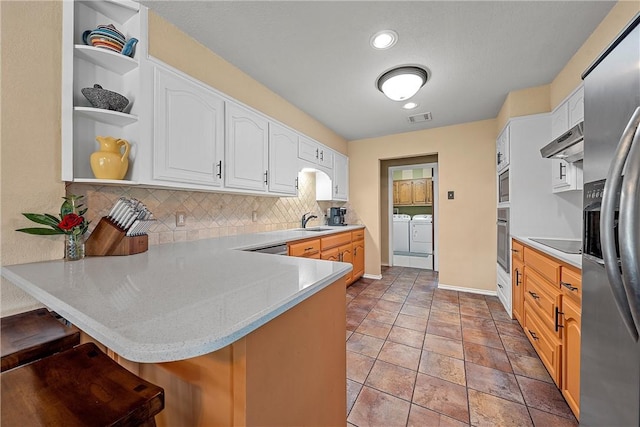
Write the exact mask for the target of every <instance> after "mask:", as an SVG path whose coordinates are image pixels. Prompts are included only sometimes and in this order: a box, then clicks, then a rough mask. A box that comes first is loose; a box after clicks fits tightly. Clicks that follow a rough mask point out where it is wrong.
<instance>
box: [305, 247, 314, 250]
mask: <svg viewBox="0 0 640 427" xmlns="http://www.w3.org/2000/svg"><path fill="white" fill-rule="evenodd" d="M304 250H305V251H310V250H313V246H309V247H308V248H304Z"/></svg>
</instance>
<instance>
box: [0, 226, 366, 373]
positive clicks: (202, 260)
mask: <svg viewBox="0 0 640 427" xmlns="http://www.w3.org/2000/svg"><path fill="white" fill-rule="evenodd" d="M322 228H326V229H329V230H328V231H323V232H313V231H297V230H286V231H274V232H266V233H255V234H246V235H238V236H229V237H223V238H219V239H206V240H197V241H192V242H179V243H172V244H166V245H158V246H152V247H150V248H149V251H147V252H144V253H141V254H137V255H130V256H109V257H87V258H85V259H83V260H80V261H70V262H65V261H63V260H60V261H48V262H38V263H30V264H20V265H12V266H4V267H2V276H3V277H5V278H6V279H8V280H9V281H11V282H12V283H14V284H15V285H17V286H18V287H20V288H21V289H23V290H24V291H26V292H27V293H29V294H30V295H31V296H33V297H34V298H36V299H37V300H39V301H40V302H42V303H43V304H44V305H46V306H47V307H49V308H50V309H51V310H54V311H56V312H57V313H58V314H60V315H61V316H63V317H64V318H66V319H67V320H69V321H70V322H71V323H73V324H75V325H76V326H78V327H79V328H80V329H81V330H83V331H85V332H86V333H87V334H89V335H90V336H92V337H93V338H95V339H96V340H98V341H99V342H101V343H102V344H104V345H106V346H107V347H108V348H110V349H112V350H113V351H115V352H116V353H118V354H119V355H120V356H122V357H124V358H126V359H129V360H131V361H134V362H145V363H153V362H167V361H174V360H182V359H187V358H190V357H195V356H200V355H203V354H206V353H210V352H213V351H216V350H218V349H220V348H222V347H224V346H226V345H229V344H231V343H233V342H234V341H237V340H238V339H240V338H242V337H243V336H245V335H247V334H249V333H250V332H252V331H254V330H255V329H257V328H258V327H260V326H262V325H264V324H265V323H267V322H268V321H270V320H271V319H273V318H275V317H276V316H278V315H279V314H281V313H283V312H285V311H286V310H288V309H289V308H291V307H293V306H295V305H296V304H298V303H299V302H301V301H303V300H305V299H306V298H308V297H309V296H311V295H313V294H315V293H316V292H318V291H320V290H321V289H323V288H325V287H326V286H328V285H330V284H331V283H333V282H335V281H336V280H338V279H339V278H340V277H342V276H344V275H345V274H346V273H348V272H349V270H351V269H352V266H351V264H346V263H338V262H330V261H320V260H313V259H306V258H296V257H288V256H280V255H269V254H264V253H256V252H244V251H242V250H238V249H251V248H256V247H260V246H268V245H277V244H280V243H284V242H290V241H294V240H300V239H307V238H311V237H319V236H322V235H327V234H333V233H337V232H342V231H351V230H355V229H361V228H363V226H344V227H322Z"/></svg>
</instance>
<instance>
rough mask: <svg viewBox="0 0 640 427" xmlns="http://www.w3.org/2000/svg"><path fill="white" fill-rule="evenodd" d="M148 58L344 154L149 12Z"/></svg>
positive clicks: (332, 137) (342, 144) (281, 102)
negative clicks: (185, 74)
mask: <svg viewBox="0 0 640 427" xmlns="http://www.w3.org/2000/svg"><path fill="white" fill-rule="evenodd" d="M149 54H150V55H152V56H154V57H156V58H158V59H161V60H162V61H164V62H166V63H167V64H169V65H172V66H174V67H176V68H178V69H180V70H182V71H184V72H185V73H187V74H189V75H191V76H193V77H195V78H196V79H198V80H201V81H203V82H204V83H207V84H208V85H210V86H212V87H214V88H216V89H218V90H220V91H221V92H224V93H226V94H227V95H229V96H231V97H233V98H235V99H237V100H238V101H241V102H244V103H245V104H247V105H249V106H251V107H253V108H255V109H256V110H259V111H262V112H263V113H265V114H267V115H269V116H271V117H273V118H275V119H277V120H279V121H281V122H282V123H284V124H286V125H288V126H291V127H292V128H294V129H296V130H298V131H299V132H302V133H304V134H305V135H308V136H310V137H311V138H314V139H316V140H318V141H320V142H321V143H323V144H325V145H327V146H329V147H331V148H333V149H334V150H337V151H339V152H341V153H343V154H347V141H346V140H345V139H344V138H342V137H341V136H339V135H338V134H336V133H335V132H333V131H332V130H330V129H328V128H327V127H326V126H324V125H323V124H322V123H320V122H318V121H317V120H315V119H314V118H313V117H311V116H309V115H308V114H306V113H304V112H303V111H301V110H299V109H298V108H296V107H295V106H293V105H292V104H291V103H289V102H288V101H286V100H285V99H283V98H282V97H280V96H279V95H278V94H276V93H274V92H272V91H271V90H269V89H268V88H267V87H265V86H263V85H262V84H260V83H258V82H257V81H256V80H254V79H252V78H251V77H249V76H248V75H247V74H245V73H243V72H242V71H240V70H239V69H238V68H236V67H235V66H233V65H232V64H230V63H229V62H227V61H226V60H224V59H223V58H222V57H220V56H218V55H216V54H215V53H213V52H212V51H210V50H209V49H207V48H206V47H204V46H203V45H201V44H200V43H198V42H196V41H195V40H194V39H192V38H191V37H189V36H188V35H186V34H185V33H183V32H182V31H180V30H179V29H178V28H177V27H175V26H174V25H173V24H171V23H169V22H168V21H166V20H165V19H163V18H162V17H160V16H158V15H157V14H155V13H153V12H151V11H150V12H149Z"/></svg>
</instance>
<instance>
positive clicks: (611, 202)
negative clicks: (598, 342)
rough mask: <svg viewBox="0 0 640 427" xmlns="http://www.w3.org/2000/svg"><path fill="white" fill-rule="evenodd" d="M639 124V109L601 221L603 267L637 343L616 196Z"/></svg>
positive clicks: (619, 152)
mask: <svg viewBox="0 0 640 427" xmlns="http://www.w3.org/2000/svg"><path fill="white" fill-rule="evenodd" d="M639 124H640V107H638V108H636V110H635V111H634V113H633V114H632V115H631V119H630V120H629V123H628V124H627V126H626V128H625V129H624V132H623V133H622V137H621V138H620V142H618V148H617V149H616V152H615V154H614V156H613V160H612V162H611V166H610V167H609V172H608V173H607V180H606V182H605V186H604V194H603V196H602V208H601V209H602V210H601V217H600V219H601V221H600V245H601V247H602V259H603V260H604V267H605V270H606V272H607V277H608V278H609V286H611V291H612V292H613V297H614V300H615V303H616V306H617V307H618V312H619V313H620V316H621V317H622V320H623V321H624V324H625V326H626V327H627V330H628V331H629V333H630V334H631V336H632V337H633V339H634V340H636V341H637V340H638V328H637V327H636V323H635V321H634V319H633V317H632V315H631V306H630V304H629V300H628V298H627V294H626V292H625V287H624V284H623V283H622V274H621V273H620V269H619V268H618V256H617V253H616V241H615V209H616V195H617V194H618V190H620V188H621V186H622V171H623V170H624V166H625V163H626V160H627V157H628V155H629V150H630V149H631V145H632V143H633V140H634V135H635V133H636V130H637V129H638V125H639Z"/></svg>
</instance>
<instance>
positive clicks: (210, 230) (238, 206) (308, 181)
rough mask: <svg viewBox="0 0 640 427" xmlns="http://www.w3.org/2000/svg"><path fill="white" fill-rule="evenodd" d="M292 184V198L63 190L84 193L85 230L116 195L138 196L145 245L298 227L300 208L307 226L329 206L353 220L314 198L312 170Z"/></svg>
mask: <svg viewBox="0 0 640 427" xmlns="http://www.w3.org/2000/svg"><path fill="white" fill-rule="evenodd" d="M298 185H299V189H298V197H280V198H278V197H264V196H248V195H237V194H230V193H210V192H201V191H185V190H171V189H156V188H141V187H136V186H129V187H119V186H97V185H90V184H79V183H71V184H69V185H68V186H67V194H77V195H84V196H85V199H84V204H85V207H87V208H88V211H87V213H86V215H85V216H86V217H87V219H88V220H89V221H91V224H90V226H89V231H92V230H93V228H94V227H95V225H96V224H97V223H98V221H99V220H100V218H101V217H103V216H106V215H107V214H108V213H109V211H110V209H111V207H112V206H113V205H114V203H115V202H116V201H117V200H118V198H119V197H132V198H135V199H138V200H139V201H141V202H142V203H144V204H145V205H146V206H147V208H149V210H150V211H151V212H152V213H153V217H154V218H155V219H156V220H157V222H156V223H155V224H154V225H153V227H152V228H151V229H150V230H149V232H148V234H149V244H150V245H157V244H162V243H171V242H178V241H184V240H198V239H207V238H212V237H219V236H230V235H235V234H247V233H257V232H263V231H274V230H284V229H287V228H299V227H300V218H301V217H302V214H304V213H306V212H312V213H314V214H315V215H317V216H318V219H313V220H311V221H309V224H308V226H309V227H312V226H317V225H324V224H325V218H324V215H325V214H326V211H327V208H329V207H331V206H341V207H346V208H347V218H346V220H347V223H349V224H357V223H359V220H358V218H357V216H356V215H355V213H354V212H353V211H352V210H351V209H349V205H348V203H340V202H318V201H316V175H315V173H313V172H303V173H300V175H299V182H298ZM254 211H255V212H256V221H255V222H254V221H253V218H252V214H253V212H254ZM177 212H184V213H185V214H186V224H185V225H184V226H181V227H177V226H176V213H177Z"/></svg>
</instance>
